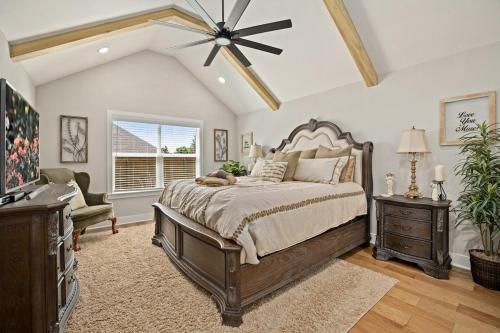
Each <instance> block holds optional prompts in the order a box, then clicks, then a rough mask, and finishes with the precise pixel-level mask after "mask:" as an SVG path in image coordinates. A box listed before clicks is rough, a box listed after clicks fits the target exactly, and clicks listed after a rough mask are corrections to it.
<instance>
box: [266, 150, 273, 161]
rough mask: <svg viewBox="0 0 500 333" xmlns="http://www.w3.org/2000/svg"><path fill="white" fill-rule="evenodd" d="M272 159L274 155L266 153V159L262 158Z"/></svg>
mask: <svg viewBox="0 0 500 333" xmlns="http://www.w3.org/2000/svg"><path fill="white" fill-rule="evenodd" d="M273 158H274V153H271V152H269V153H267V154H266V157H264V159H265V160H272V159H273Z"/></svg>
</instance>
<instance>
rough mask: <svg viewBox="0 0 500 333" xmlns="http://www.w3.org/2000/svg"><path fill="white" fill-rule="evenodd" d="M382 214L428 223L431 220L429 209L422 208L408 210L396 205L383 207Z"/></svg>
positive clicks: (408, 208)
mask: <svg viewBox="0 0 500 333" xmlns="http://www.w3.org/2000/svg"><path fill="white" fill-rule="evenodd" d="M384 213H385V214H386V215H392V216H400V217H404V218H409V219H415V220H423V221H430V220H431V219H432V212H431V210H430V209H424V208H410V207H402V206H396V205H385V206H384Z"/></svg>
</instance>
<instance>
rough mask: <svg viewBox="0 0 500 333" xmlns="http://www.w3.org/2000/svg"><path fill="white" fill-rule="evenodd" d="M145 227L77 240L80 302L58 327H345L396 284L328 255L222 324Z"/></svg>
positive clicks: (153, 329)
mask: <svg viewBox="0 0 500 333" xmlns="http://www.w3.org/2000/svg"><path fill="white" fill-rule="evenodd" d="M153 231H154V224H151V223H149V224H144V225H138V226H134V227H128V228H121V229H120V233H118V234H116V235H111V230H109V231H103V232H97V233H89V234H87V235H85V236H83V237H82V242H81V245H82V250H81V251H80V252H78V253H77V258H78V262H79V268H78V271H77V277H78V279H79V280H80V285H81V295H80V302H79V303H78V304H77V307H76V309H75V311H74V312H73V314H72V316H71V318H70V320H69V322H68V326H67V328H66V332H347V331H348V330H349V329H350V328H351V327H352V326H353V325H354V324H355V323H356V322H357V321H358V320H359V319H360V318H361V317H362V316H363V315H364V314H365V313H366V312H368V310H370V309H371V308H372V307H373V306H374V305H375V304H376V303H377V302H378V301H379V300H380V298H382V296H384V295H385V294H386V293H387V292H388V291H389V289H391V288H392V286H393V285H394V284H395V283H396V282H397V281H396V280H394V279H392V278H390V277H387V276H385V275H382V274H379V273H376V272H373V271H370V270H367V269H365V268H361V267H358V266H355V265H352V264H349V263H347V262H345V261H343V260H336V259H335V260H332V261H331V262H329V263H328V264H326V265H325V266H323V267H322V268H321V269H319V270H318V271H317V272H315V273H314V274H311V275H310V276H309V277H307V278H305V279H302V280H300V281H298V282H296V283H293V284H291V285H290V286H288V287H285V288H284V289H282V290H279V291H277V292H275V293H274V294H272V295H270V296H268V297H266V298H265V299H263V300H261V301H260V302H258V303H257V304H254V305H251V306H250V307H249V308H247V309H245V314H244V316H243V324H242V325H241V326H240V327H239V328H230V327H225V326H222V325H221V322H220V317H219V313H218V312H217V307H216V305H215V303H214V302H213V301H212V300H211V299H210V295H209V294H208V293H207V292H205V291H204V290H202V289H201V288H200V287H198V286H197V285H195V284H194V283H193V282H191V280H189V279H188V278H187V277H186V276H185V275H184V274H182V273H181V272H180V271H179V270H177V269H176V267H175V266H174V265H173V264H172V263H171V262H170V261H169V260H168V258H167V256H166V255H165V253H164V252H163V250H162V249H161V248H159V247H157V246H154V245H152V244H151V236H152V235H153Z"/></svg>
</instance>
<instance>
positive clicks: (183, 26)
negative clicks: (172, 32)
mask: <svg viewBox="0 0 500 333" xmlns="http://www.w3.org/2000/svg"><path fill="white" fill-rule="evenodd" d="M149 23H152V24H157V25H163V26H165V27H170V28H175V29H180V30H185V31H191V32H197V33H199V34H203V35H209V36H213V33H210V32H208V31H203V30H200V29H195V28H190V27H186V26H185V25H181V24H175V23H170V22H164V21H158V20H149Z"/></svg>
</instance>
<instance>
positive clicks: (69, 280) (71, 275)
mask: <svg viewBox="0 0 500 333" xmlns="http://www.w3.org/2000/svg"><path fill="white" fill-rule="evenodd" d="M75 280H76V276H75V272H74V271H73V262H71V265H70V267H69V269H68V271H67V272H66V274H65V275H64V284H65V289H66V294H65V300H67V299H68V298H69V296H70V295H71V292H72V291H73V285H74V284H75Z"/></svg>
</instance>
